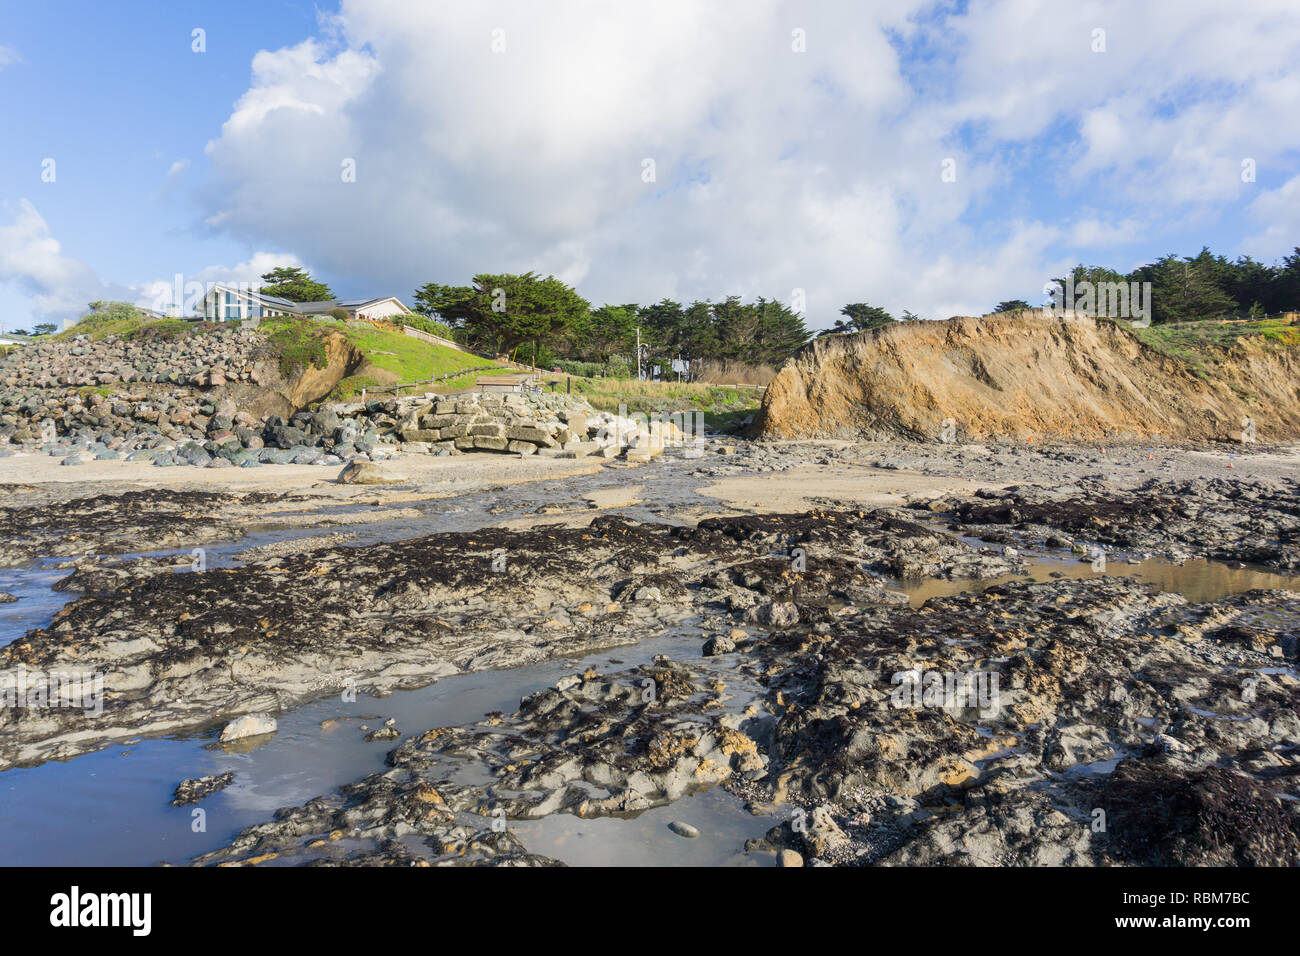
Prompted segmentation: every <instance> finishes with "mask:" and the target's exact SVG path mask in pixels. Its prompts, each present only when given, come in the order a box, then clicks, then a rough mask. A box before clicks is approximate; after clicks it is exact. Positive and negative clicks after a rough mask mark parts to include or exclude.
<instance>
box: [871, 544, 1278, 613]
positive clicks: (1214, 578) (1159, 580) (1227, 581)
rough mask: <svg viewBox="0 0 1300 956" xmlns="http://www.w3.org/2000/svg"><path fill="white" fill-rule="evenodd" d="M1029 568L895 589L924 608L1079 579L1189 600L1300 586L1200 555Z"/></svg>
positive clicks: (1061, 561)
mask: <svg viewBox="0 0 1300 956" xmlns="http://www.w3.org/2000/svg"><path fill="white" fill-rule="evenodd" d="M1026 564H1027V565H1028V570H1027V571H1026V572H1024V573H1021V574H1007V575H1002V576H1001V577H996V578H975V579H962V580H953V581H949V580H945V579H941V578H921V579H910V580H899V581H897V582H896V587H897V588H898V589H899V590H900V591H903V592H904V593H905V594H907V597H908V600H909V601H910V602H911V605H912V607H920V606H921V605H922V604H924V603H925V602H926V601H928V600H929V599H930V598H933V597H947V596H948V595H952V594H962V593H964V592H967V591H982V590H984V589H985V588H987V587H992V586H993V585H995V584H1006V583H1008V582H1011V581H1026V580H1028V581H1053V580H1061V579H1080V578H1101V577H1117V578H1134V579H1135V580H1138V581H1142V582H1143V583H1146V584H1151V585H1154V586H1155V587H1156V588H1158V589H1159V590H1161V591H1173V592H1176V593H1178V594H1181V595H1182V596H1183V597H1185V598H1187V600H1188V602H1189V603H1192V604H1200V603H1203V602H1205V601H1216V600H1218V599H1219V598H1221V597H1226V596H1227V595H1229V594H1240V593H1241V592H1243V591H1252V590H1254V589H1256V588H1290V589H1292V590H1300V575H1293V574H1277V573H1275V572H1272V571H1263V570H1259V569H1256V568H1233V567H1229V566H1228V565H1226V564H1223V563H1221V562H1218V561H1207V560H1205V559H1204V558H1195V559H1193V560H1189V561H1187V562H1186V563H1185V564H1181V565H1178V564H1174V563H1173V562H1172V561H1168V560H1165V559H1164V558H1147V559H1146V560H1143V561H1139V562H1138V563H1136V564H1128V563H1127V562H1125V561H1120V560H1109V561H1108V562H1107V564H1106V570H1105V571H1094V570H1093V569H1092V563H1091V561H1080V560H1077V559H1075V558H1074V557H1073V556H1071V557H1068V558H1067V557H1060V558H1054V557H1035V558H1030V559H1028V560H1027V561H1026Z"/></svg>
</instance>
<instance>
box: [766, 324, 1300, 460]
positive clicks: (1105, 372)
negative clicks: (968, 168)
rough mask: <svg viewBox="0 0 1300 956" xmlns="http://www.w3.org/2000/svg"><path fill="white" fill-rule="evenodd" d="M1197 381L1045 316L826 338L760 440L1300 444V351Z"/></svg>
mask: <svg viewBox="0 0 1300 956" xmlns="http://www.w3.org/2000/svg"><path fill="white" fill-rule="evenodd" d="M1221 358H1222V361H1221V362H1220V364H1219V365H1218V372H1217V373H1216V376H1215V379H1214V380H1213V381H1205V380H1203V379H1201V378H1198V377H1197V376H1195V375H1194V374H1192V372H1191V371H1190V370H1189V369H1187V368H1186V367H1185V366H1184V365H1183V364H1182V363H1180V362H1178V361H1177V360H1174V359H1170V358H1167V357H1165V356H1162V355H1160V354H1159V353H1157V352H1155V351H1154V350H1152V349H1150V348H1147V347H1146V346H1144V345H1143V344H1142V343H1140V342H1139V341H1138V340H1137V338H1136V337H1134V335H1133V334H1132V333H1131V332H1130V331H1129V330H1128V329H1127V328H1122V327H1120V326H1119V325H1116V324H1115V323H1112V322H1109V321H1106V320H1102V321H1100V322H1099V321H1096V320H1094V319H1088V318H1075V319H1069V320H1062V319H1054V318H1050V317H1046V316H1042V315H1037V314H1030V315H1023V314H1022V315H1015V316H1010V315H1008V316H996V315H995V316H985V317H983V318H955V319H949V320H947V321H943V322H908V323H899V324H897V325H895V326H892V327H889V328H885V329H880V330H876V331H873V332H864V333H860V334H857V335H850V336H830V337H827V338H823V339H819V340H817V341H815V342H813V343H812V344H811V345H809V347H808V348H806V349H804V350H803V351H802V352H800V353H799V354H798V355H797V356H795V357H794V358H793V359H791V360H790V361H789V362H788V363H786V365H785V367H784V368H783V369H782V370H781V372H780V373H779V374H778V375H777V377H776V379H775V380H774V381H773V382H772V384H771V385H770V386H769V387H768V390H767V394H766V395H765V397H764V400H763V407H762V409H761V411H760V412H759V414H758V416H757V417H756V418H755V422H754V425H753V433H754V434H755V435H757V436H759V437H764V438H812V437H817V438H851V439H866V440H889V439H898V438H909V439H921V440H937V439H938V438H939V437H940V434H941V431H942V429H943V424H944V422H945V420H947V419H952V420H953V428H954V431H955V438H956V440H958V441H964V440H969V439H976V440H978V439H984V438H990V437H997V436H1006V437H1014V438H1019V439H1028V438H1033V439H1037V438H1039V437H1064V438H1074V439H1097V438H1118V439H1124V438H1133V439H1138V438H1156V437H1160V438H1166V439H1176V438H1192V439H1223V438H1236V437H1240V434H1241V423H1242V418H1243V417H1245V416H1249V417H1251V418H1252V419H1253V420H1254V422H1255V427H1256V434H1257V435H1258V438H1259V440H1260V441H1265V442H1266V441H1271V440H1280V439H1289V438H1296V437H1300V356H1298V355H1297V353H1296V351H1295V350H1289V351H1288V350H1283V349H1280V348H1276V347H1270V346H1267V345H1259V344H1253V343H1246V344H1241V345H1238V346H1236V347H1234V348H1233V349H1232V350H1231V351H1230V352H1227V353H1224V354H1223V356H1222V357H1221Z"/></svg>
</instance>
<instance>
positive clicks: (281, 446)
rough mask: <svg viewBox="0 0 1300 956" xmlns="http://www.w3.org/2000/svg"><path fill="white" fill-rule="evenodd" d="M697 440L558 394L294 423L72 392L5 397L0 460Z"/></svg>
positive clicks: (136, 392)
mask: <svg viewBox="0 0 1300 956" xmlns="http://www.w3.org/2000/svg"><path fill="white" fill-rule="evenodd" d="M688 437H690V436H686V435H683V433H682V431H681V430H680V429H679V428H678V427H677V426H676V424H674V423H673V422H671V421H669V422H659V421H647V420H646V419H645V418H644V417H643V416H642V417H638V416H628V417H620V416H617V415H612V414H610V413H609V412H595V411H594V410H593V409H592V408H591V406H590V405H588V404H587V403H586V402H585V401H583V400H582V399H576V398H572V397H570V396H567V395H552V394H544V393H539V394H509V395H493V394H481V393H476V394H464V395H459V396H447V397H442V396H436V395H432V394H429V395H424V396H418V397H411V398H394V399H388V400H386V401H370V402H366V403H350V404H332V405H326V406H323V407H322V408H320V409H319V410H318V411H314V412H313V411H301V412H298V413H296V414H295V415H293V416H291V417H290V418H289V419H288V420H286V419H284V418H283V417H281V416H279V415H272V416H269V417H267V418H258V417H255V416H253V415H250V414H249V413H247V412H243V411H239V410H237V408H236V406H235V404H234V402H233V401H232V400H231V399H230V398H228V397H227V398H217V397H215V395H214V393H203V392H200V391H198V390H195V389H191V388H181V389H172V390H170V391H166V392H161V393H160V392H159V391H158V390H157V387H156V386H152V387H147V386H138V387H132V389H131V390H129V391H121V392H118V393H116V394H113V395H109V396H105V395H102V394H100V393H98V392H94V391H89V392H87V391H79V390H77V389H59V390H54V389H29V390H23V389H14V390H9V391H7V392H0V455H4V454H10V453H11V452H9V450H8V449H6V448H5V447H4V446H6V445H9V444H11V443H12V444H18V445H33V444H34V445H38V446H39V447H40V450H42V451H44V452H45V453H46V454H49V455H51V456H54V457H60V458H63V459H64V463H65V464H70V465H76V464H81V463H82V462H84V461H86V460H88V459H94V460H100V461H105V460H113V459H126V460H129V461H149V462H152V463H153V464H155V465H159V466H168V465H196V466H199V467H213V468H226V467H230V466H239V467H254V466H257V465H264V464H281V465H282V464H296V465H312V464H320V465H337V464H339V463H341V462H345V461H352V460H361V461H368V460H379V459H383V458H388V457H391V456H393V455H397V454H438V455H458V454H463V453H465V452H470V451H492V452H504V453H509V454H522V455H534V454H538V455H543V456H551V457H578V456H585V455H600V456H603V457H606V458H612V457H614V456H615V455H618V454H620V453H622V452H625V453H626V454H627V456H628V457H629V458H631V459H634V460H635V459H638V458H640V459H648V458H650V457H653V456H654V455H658V454H659V453H661V452H662V451H663V449H664V447H665V446H667V445H674V444H684V443H686V439H687V438H688Z"/></svg>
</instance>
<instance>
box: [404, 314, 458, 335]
mask: <svg viewBox="0 0 1300 956" xmlns="http://www.w3.org/2000/svg"><path fill="white" fill-rule="evenodd" d="M401 321H402V322H403V323H405V324H406V325H409V326H410V327H411V328H413V329H419V330H420V331H421V332H428V333H429V334H430V335H437V336H439V337H441V338H444V339H451V338H452V335H451V326H449V325H448V324H447V323H446V322H439V321H438V320H437V319H431V318H429V317H428V316H424V315H404V316H402V317H401ZM453 341H454V340H453Z"/></svg>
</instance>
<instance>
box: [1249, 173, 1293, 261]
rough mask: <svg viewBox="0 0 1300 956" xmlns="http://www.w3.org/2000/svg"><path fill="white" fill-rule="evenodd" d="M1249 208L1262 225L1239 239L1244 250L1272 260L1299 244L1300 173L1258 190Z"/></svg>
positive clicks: (1288, 252) (1252, 215)
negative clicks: (1276, 184)
mask: <svg viewBox="0 0 1300 956" xmlns="http://www.w3.org/2000/svg"><path fill="white" fill-rule="evenodd" d="M1248 211H1249V213H1250V215H1251V217H1252V218H1253V219H1255V220H1256V221H1258V222H1260V223H1262V224H1263V226H1264V228H1263V230H1262V231H1261V232H1258V233H1256V234H1254V235H1252V236H1250V237H1249V238H1248V239H1247V240H1246V241H1245V242H1244V243H1242V245H1243V246H1244V247H1245V250H1246V252H1248V253H1250V254H1251V255H1253V256H1255V257H1257V258H1260V259H1262V260H1264V261H1265V262H1272V261H1273V260H1274V259H1276V258H1278V257H1280V256H1285V255H1290V254H1291V253H1293V252H1294V251H1295V249H1296V247H1297V246H1300V176H1292V177H1291V178H1290V179H1288V180H1287V181H1286V182H1285V183H1283V184H1282V185H1281V186H1279V187H1278V188H1277V189H1271V190H1265V191H1264V192H1261V193H1260V195H1259V197H1258V198H1256V199H1255V200H1254V202H1252V203H1251V204H1250V207H1249V210H1248Z"/></svg>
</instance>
